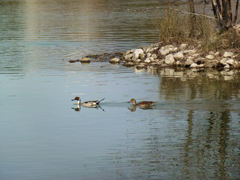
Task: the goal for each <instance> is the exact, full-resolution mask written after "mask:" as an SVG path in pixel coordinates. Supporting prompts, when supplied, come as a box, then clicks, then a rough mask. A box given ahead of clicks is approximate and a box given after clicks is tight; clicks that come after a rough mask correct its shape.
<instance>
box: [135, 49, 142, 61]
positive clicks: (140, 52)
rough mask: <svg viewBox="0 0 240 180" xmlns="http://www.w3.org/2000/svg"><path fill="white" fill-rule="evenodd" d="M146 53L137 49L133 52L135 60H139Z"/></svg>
mask: <svg viewBox="0 0 240 180" xmlns="http://www.w3.org/2000/svg"><path fill="white" fill-rule="evenodd" d="M143 53H144V51H143V50H142V49H135V50H134V52H133V58H134V59H138V58H139V55H140V54H143Z"/></svg>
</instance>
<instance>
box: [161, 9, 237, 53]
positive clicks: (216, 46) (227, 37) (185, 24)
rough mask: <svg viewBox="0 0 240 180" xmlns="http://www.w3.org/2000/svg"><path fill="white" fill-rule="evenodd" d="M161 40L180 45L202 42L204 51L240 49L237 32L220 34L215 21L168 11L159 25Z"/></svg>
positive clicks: (231, 31)
mask: <svg viewBox="0 0 240 180" xmlns="http://www.w3.org/2000/svg"><path fill="white" fill-rule="evenodd" d="M158 29H159V40H160V41H162V42H164V43H174V44H176V43H177V44H179V43H183V42H187V43H189V44H196V42H201V48H202V50H203V51H205V52H208V51H217V50H221V49H240V35H239V34H237V33H236V31H235V30H233V29H232V30H228V31H226V32H221V33H220V32H218V31H217V29H216V23H215V21H214V20H212V19H209V18H206V17H202V16H195V17H194V18H193V16H191V15H190V16H189V15H184V14H181V13H178V12H176V11H174V10H170V9H168V10H166V11H165V13H164V15H163V16H162V18H160V21H159V24H158Z"/></svg>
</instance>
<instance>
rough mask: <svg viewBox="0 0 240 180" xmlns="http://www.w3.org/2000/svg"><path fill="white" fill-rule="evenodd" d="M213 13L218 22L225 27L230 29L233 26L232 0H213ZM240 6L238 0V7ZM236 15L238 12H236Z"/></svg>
mask: <svg viewBox="0 0 240 180" xmlns="http://www.w3.org/2000/svg"><path fill="white" fill-rule="evenodd" d="M211 1H212V9H213V14H214V16H215V18H216V20H217V22H218V25H219V26H220V27H221V28H223V29H229V28H231V27H232V26H233V19H232V18H233V17H232V5H231V0H222V1H221V2H220V0H211ZM237 8H238V0H237V5H236V9H237ZM237 10H238V9H237ZM235 17H236V14H235ZM234 21H235V20H234Z"/></svg>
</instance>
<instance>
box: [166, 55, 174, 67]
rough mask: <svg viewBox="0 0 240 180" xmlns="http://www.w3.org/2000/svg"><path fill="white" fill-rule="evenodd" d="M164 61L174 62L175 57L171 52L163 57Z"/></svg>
mask: <svg viewBox="0 0 240 180" xmlns="http://www.w3.org/2000/svg"><path fill="white" fill-rule="evenodd" d="M165 63H166V64H168V65H172V64H174V63H175V59H174V57H173V55H172V54H169V55H167V56H166V57H165Z"/></svg>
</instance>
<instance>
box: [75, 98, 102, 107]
mask: <svg viewBox="0 0 240 180" xmlns="http://www.w3.org/2000/svg"><path fill="white" fill-rule="evenodd" d="M104 99H105V98H103V99H101V100H95V101H85V102H81V99H80V98H79V97H78V96H76V97H75V98H74V99H72V101H77V104H78V105H79V106H84V107H88V108H97V107H99V104H100V102H101V101H103V100H104Z"/></svg>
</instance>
